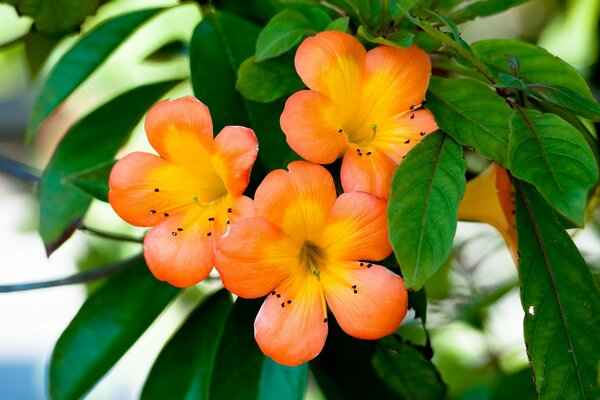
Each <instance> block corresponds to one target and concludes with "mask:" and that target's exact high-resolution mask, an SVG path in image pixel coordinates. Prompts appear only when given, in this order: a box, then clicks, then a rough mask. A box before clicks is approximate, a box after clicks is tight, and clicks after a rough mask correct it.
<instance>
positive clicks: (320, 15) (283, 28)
mask: <svg viewBox="0 0 600 400" xmlns="http://www.w3.org/2000/svg"><path fill="white" fill-rule="evenodd" d="M330 22H331V18H330V17H329V14H327V12H326V11H325V10H323V9H322V8H321V7H317V6H303V7H294V8H286V9H284V10H283V11H281V12H279V13H278V14H277V15H275V16H274V17H273V18H272V19H271V20H270V21H269V23H268V24H267V25H266V26H265V27H264V28H263V30H262V31H261V32H260V34H259V35H258V39H257V41H256V61H264V60H266V59H268V58H272V57H277V56H279V55H281V54H283V53H285V52H287V51H288V50H290V49H291V48H292V47H294V46H296V45H297V44H298V43H300V41H301V40H302V39H303V38H304V37H305V36H306V35H310V34H315V33H317V32H320V31H322V30H325V28H326V27H327V25H328V24H329V23H330Z"/></svg>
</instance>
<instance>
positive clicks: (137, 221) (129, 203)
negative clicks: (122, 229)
mask: <svg viewBox="0 0 600 400" xmlns="http://www.w3.org/2000/svg"><path fill="white" fill-rule="evenodd" d="M194 180H195V178H194V177H193V176H191V175H190V174H188V173H187V172H186V171H185V170H184V169H182V168H181V167H179V166H177V165H175V164H172V163H170V162H168V161H166V160H164V159H162V158H160V157H157V156H155V155H153V154H148V153H141V152H136V153H131V154H128V155H127V156H125V157H123V158H122V159H121V160H119V161H118V162H117V163H116V164H115V166H114V167H113V169H112V171H111V173H110V178H109V182H108V185H109V187H110V192H109V193H108V199H109V202H110V204H111V206H112V207H113V209H114V210H115V212H116V213H117V214H119V216H120V217H121V218H123V219H124V220H125V221H127V222H129V223H130V224H132V225H137V226H152V225H155V224H156V223H158V222H159V221H162V220H163V219H164V218H165V213H166V214H167V215H173V214H175V213H177V212H180V211H182V210H185V209H187V208H189V207H192V206H193V201H192V196H193V195H194V194H195V193H196V192H197V191H196V190H195V188H194V187H192V185H190V182H194Z"/></svg>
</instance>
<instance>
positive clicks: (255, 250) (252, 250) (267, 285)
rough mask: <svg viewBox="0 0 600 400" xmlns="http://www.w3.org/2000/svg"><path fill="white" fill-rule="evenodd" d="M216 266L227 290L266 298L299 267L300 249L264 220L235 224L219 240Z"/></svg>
mask: <svg viewBox="0 0 600 400" xmlns="http://www.w3.org/2000/svg"><path fill="white" fill-rule="evenodd" d="M218 250H219V251H218V252H217V256H216V258H215V266H216V268H217V270H218V271H219V274H220V275H221V279H222V280H223V286H225V287H226V288H227V290H229V291H231V292H233V293H235V294H236V295H238V296H240V297H244V298H256V297H261V296H264V295H265V294H267V293H269V292H270V291H272V290H273V289H274V288H275V287H276V286H277V285H279V284H281V283H282V282H283V281H284V280H285V279H286V278H287V277H288V276H290V275H291V274H292V272H293V271H294V269H293V268H294V267H297V264H298V252H299V249H298V246H297V245H295V244H294V243H292V242H291V241H290V240H289V239H288V238H287V237H286V236H285V234H284V233H283V232H282V231H281V229H279V227H277V225H275V224H273V223H271V222H269V221H267V220H266V219H264V218H261V217H254V218H248V219H244V220H242V221H239V222H236V223H235V224H233V225H232V226H231V228H230V230H229V231H228V232H227V233H226V234H225V235H224V236H223V237H222V238H221V239H220V240H219V242H218Z"/></svg>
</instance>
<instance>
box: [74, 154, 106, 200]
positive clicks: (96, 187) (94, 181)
mask: <svg viewBox="0 0 600 400" xmlns="http://www.w3.org/2000/svg"><path fill="white" fill-rule="evenodd" d="M115 163H116V161H115V160H110V161H107V162H105V163H102V164H100V165H98V166H96V167H92V168H90V169H88V170H85V171H82V172H80V173H77V174H75V175H73V176H72V177H70V178H66V181H67V182H69V183H72V184H73V185H75V186H77V187H78V188H79V189H81V190H83V191H84V192H85V193H87V194H89V195H90V196H92V197H94V198H95V199H98V200H100V201H104V202H105V203H108V190H109V188H108V178H109V176H110V171H111V170H112V167H113V166H114V165H115Z"/></svg>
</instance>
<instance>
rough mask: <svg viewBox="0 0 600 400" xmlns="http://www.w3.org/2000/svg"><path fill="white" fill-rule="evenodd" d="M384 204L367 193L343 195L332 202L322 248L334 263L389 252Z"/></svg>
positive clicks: (380, 255)
mask: <svg viewBox="0 0 600 400" xmlns="http://www.w3.org/2000/svg"><path fill="white" fill-rule="evenodd" d="M386 212H387V201H385V200H383V199H380V198H379V197H375V196H373V195H370V194H368V193H361V192H358V193H357V192H353V193H344V194H342V195H341V196H340V197H338V199H337V200H336V202H335V204H334V205H333V208H332V209H331V212H330V213H329V217H328V218H327V225H326V227H325V231H324V232H323V242H322V246H323V247H324V248H325V249H326V250H327V253H328V254H329V256H330V257H332V258H333V259H336V260H345V261H352V260H374V261H379V260H383V259H384V258H386V257H387V256H388V255H390V253H391V252H392V248H391V245H390V242H389V239H388V232H387V217H386Z"/></svg>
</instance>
